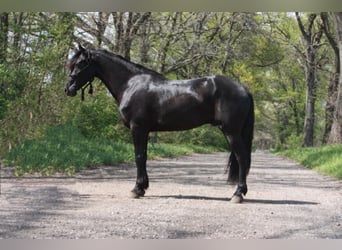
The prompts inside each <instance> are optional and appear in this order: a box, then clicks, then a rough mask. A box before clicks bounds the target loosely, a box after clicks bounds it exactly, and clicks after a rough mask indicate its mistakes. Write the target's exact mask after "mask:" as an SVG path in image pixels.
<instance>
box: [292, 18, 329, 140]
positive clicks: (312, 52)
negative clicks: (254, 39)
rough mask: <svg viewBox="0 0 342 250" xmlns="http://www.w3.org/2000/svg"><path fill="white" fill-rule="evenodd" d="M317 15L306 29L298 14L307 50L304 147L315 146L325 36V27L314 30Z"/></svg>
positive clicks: (310, 19) (309, 20)
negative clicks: (320, 51) (320, 56)
mask: <svg viewBox="0 0 342 250" xmlns="http://www.w3.org/2000/svg"><path fill="white" fill-rule="evenodd" d="M316 17H317V15H316V14H310V16H309V18H308V23H307V29H305V27H304V25H303V23H302V20H301V18H300V16H299V14H298V12H296V18H297V23H298V26H299V29H300V31H301V33H302V35H303V38H304V41H305V45H306V49H305V60H306V63H305V79H306V103H305V117H304V138H303V144H302V146H304V147H312V146H313V145H314V128H315V103H316V89H317V61H316V54H317V50H318V48H319V46H320V40H321V37H322V35H323V25H320V28H319V30H316V31H315V30H314V28H315V25H314V24H315V19H316Z"/></svg>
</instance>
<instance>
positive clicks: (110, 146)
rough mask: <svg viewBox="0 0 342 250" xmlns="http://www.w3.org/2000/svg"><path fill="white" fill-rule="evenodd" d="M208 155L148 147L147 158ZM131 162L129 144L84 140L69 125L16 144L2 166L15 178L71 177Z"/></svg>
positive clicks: (193, 149) (184, 149)
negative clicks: (9, 168)
mask: <svg viewBox="0 0 342 250" xmlns="http://www.w3.org/2000/svg"><path fill="white" fill-rule="evenodd" d="M210 151H216V150H215V148H213V147H201V146H194V145H182V144H176V145H170V144H159V143H158V144H149V148H148V158H149V159H152V158H159V157H174V156H177V155H182V154H189V153H193V152H201V153H205V152H210ZM132 161H134V148H133V145H132V144H130V143H126V142H122V141H114V140H112V139H107V138H87V137H85V136H84V135H83V134H82V133H81V132H80V131H79V129H78V128H76V127H74V126H72V125H71V124H65V125H61V126H55V127H50V128H48V129H47V130H46V132H45V135H44V136H43V137H41V138H39V139H35V140H26V141H24V142H22V143H20V144H18V145H17V146H16V147H15V148H14V149H13V150H12V151H11V152H10V153H9V154H8V155H7V157H6V164H8V165H13V166H16V174H17V175H23V174H24V173H35V172H39V173H41V174H43V175H51V174H53V173H55V172H63V173H67V174H70V175H73V174H74V173H75V172H76V171H79V170H81V169H84V168H86V167H95V166H100V165H114V164H118V163H121V162H132Z"/></svg>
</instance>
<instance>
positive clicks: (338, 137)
mask: <svg viewBox="0 0 342 250" xmlns="http://www.w3.org/2000/svg"><path fill="white" fill-rule="evenodd" d="M333 16H334V23H335V30H336V37H337V44H338V48H339V58H340V60H339V61H340V62H341V60H342V12H336V13H334V14H333ZM341 72H342V63H340V75H339V81H338V90H337V99H336V105H335V112H334V117H333V124H332V126H331V132H330V136H329V140H328V143H330V144H340V143H342V76H341Z"/></svg>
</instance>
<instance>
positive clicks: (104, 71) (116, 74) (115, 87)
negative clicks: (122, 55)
mask: <svg viewBox="0 0 342 250" xmlns="http://www.w3.org/2000/svg"><path fill="white" fill-rule="evenodd" d="M95 60H96V62H97V65H98V67H99V68H98V73H97V77H98V78H100V80H101V81H102V82H103V83H104V84H105V85H106V87H107V89H108V90H109V91H110V93H111V94H112V96H113V97H114V98H115V100H116V101H117V103H120V102H121V97H122V94H123V92H124V90H125V89H126V86H127V82H128V80H129V79H130V78H131V77H132V76H133V75H134V72H132V71H131V70H130V69H129V68H128V67H126V66H125V65H123V64H121V63H120V62H119V61H116V60H115V59H111V58H110V57H108V56H104V55H101V54H98V55H97V57H96V59H95Z"/></svg>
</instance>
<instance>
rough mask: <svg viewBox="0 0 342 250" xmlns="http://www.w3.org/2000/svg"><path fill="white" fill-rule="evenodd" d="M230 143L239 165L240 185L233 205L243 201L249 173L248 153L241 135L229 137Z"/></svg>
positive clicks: (234, 196)
mask: <svg viewBox="0 0 342 250" xmlns="http://www.w3.org/2000/svg"><path fill="white" fill-rule="evenodd" d="M227 138H228V141H229V143H230V146H231V148H232V152H233V153H234V154H235V158H236V161H237V162H238V165H239V171H238V185H237V188H236V191H235V193H234V195H233V197H232V199H231V202H233V203H241V202H242V201H243V195H246V193H247V190H248V189H247V181H246V180H247V171H248V164H249V163H248V152H247V150H246V146H245V143H244V141H243V139H242V137H241V135H239V134H235V135H231V134H229V135H227Z"/></svg>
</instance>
